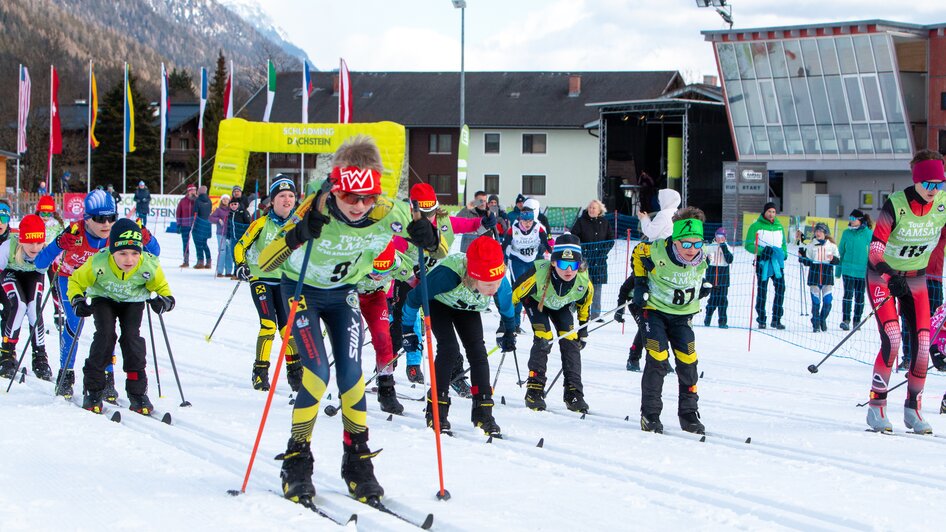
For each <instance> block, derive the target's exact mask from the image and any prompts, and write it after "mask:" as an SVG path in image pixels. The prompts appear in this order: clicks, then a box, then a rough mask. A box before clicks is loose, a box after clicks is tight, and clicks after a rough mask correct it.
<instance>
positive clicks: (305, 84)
mask: <svg viewBox="0 0 946 532" xmlns="http://www.w3.org/2000/svg"><path fill="white" fill-rule="evenodd" d="M314 89H315V86H313V85H312V74H311V73H310V72H309V62H308V61H306V60H305V59H303V60H302V123H303V124H308V123H309V96H312V91H313V90H314Z"/></svg>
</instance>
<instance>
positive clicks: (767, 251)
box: [759, 246, 774, 260]
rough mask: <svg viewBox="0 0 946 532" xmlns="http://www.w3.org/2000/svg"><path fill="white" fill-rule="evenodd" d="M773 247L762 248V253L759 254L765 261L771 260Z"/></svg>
mask: <svg viewBox="0 0 946 532" xmlns="http://www.w3.org/2000/svg"><path fill="white" fill-rule="evenodd" d="M772 253H774V252H773V251H772V246H765V247H764V248H762V251H760V252H759V257H760V258H761V259H763V260H769V259H771V258H772Z"/></svg>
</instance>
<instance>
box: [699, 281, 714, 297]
mask: <svg viewBox="0 0 946 532" xmlns="http://www.w3.org/2000/svg"><path fill="white" fill-rule="evenodd" d="M712 291H713V285H712V284H711V283H703V286H701V287H700V299H703V298H704V297H707V296H709V295H710V293H711V292H712Z"/></svg>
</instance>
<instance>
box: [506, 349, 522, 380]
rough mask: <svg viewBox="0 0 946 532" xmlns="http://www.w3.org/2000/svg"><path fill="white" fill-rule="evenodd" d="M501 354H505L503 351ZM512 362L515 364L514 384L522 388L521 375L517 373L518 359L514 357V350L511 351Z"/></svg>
mask: <svg viewBox="0 0 946 532" xmlns="http://www.w3.org/2000/svg"><path fill="white" fill-rule="evenodd" d="M503 354H506V353H505V351H504V352H503ZM512 361H513V362H515V363H516V384H517V385H518V386H519V387H520V388H522V375H521V374H520V373H519V357H517V356H516V350H515V349H513V350H512Z"/></svg>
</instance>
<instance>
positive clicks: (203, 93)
mask: <svg viewBox="0 0 946 532" xmlns="http://www.w3.org/2000/svg"><path fill="white" fill-rule="evenodd" d="M206 108H207V69H206V68H204V67H200V116H199V118H198V119H197V135H198V136H199V137H200V156H201V157H203V156H204V155H206V153H205V151H204V109H206Z"/></svg>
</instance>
